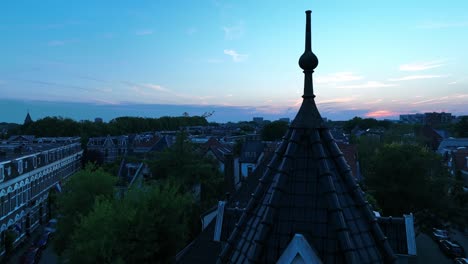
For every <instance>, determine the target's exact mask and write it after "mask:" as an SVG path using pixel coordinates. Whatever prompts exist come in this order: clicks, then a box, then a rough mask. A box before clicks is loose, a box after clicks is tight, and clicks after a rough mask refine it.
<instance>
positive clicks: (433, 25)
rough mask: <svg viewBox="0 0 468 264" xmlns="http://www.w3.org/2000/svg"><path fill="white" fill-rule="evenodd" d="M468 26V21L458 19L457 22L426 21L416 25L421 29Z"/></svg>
mask: <svg viewBox="0 0 468 264" xmlns="http://www.w3.org/2000/svg"><path fill="white" fill-rule="evenodd" d="M459 27H468V21H457V22H434V21H430V22H424V23H421V24H420V25H418V26H416V28H421V29H442V28H459Z"/></svg>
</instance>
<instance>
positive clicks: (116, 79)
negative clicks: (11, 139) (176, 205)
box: [0, 0, 468, 123]
mask: <svg viewBox="0 0 468 264" xmlns="http://www.w3.org/2000/svg"><path fill="white" fill-rule="evenodd" d="M309 9H310V10H312V50H313V52H314V53H315V54H316V55H317V57H318V59H319V65H318V67H317V69H316V70H315V73H314V77H313V78H314V92H315V94H316V96H317V97H316V102H317V105H318V108H319V110H320V112H321V114H322V116H323V117H328V118H330V119H332V120H346V119H349V118H352V117H354V116H356V115H358V116H361V117H374V118H380V119H381V118H391V119H397V118H398V115H400V114H407V113H424V112H434V111H436V112H441V111H445V112H451V113H453V114H455V115H463V114H465V115H466V114H468V51H467V49H466V47H468V13H467V12H466V10H468V1H462V0H458V1H455V0H447V1H444V2H443V1H431V0H426V1H407V0H404V1H403V0H393V1H371V0H368V1H367V0H366V1H365V0H356V1H345V0H341V1H339V0H335V1H333V0H331V1H310V0H309V1H303V0H295V1H286V0H268V1H266V0H256V1H247V0H236V1H225V0H199V1H189V0H185V1H182V0H172V1H160V0H152V1H86V0H82V1H58V0H57V1H47V0H43V1H20V0H18V1H4V2H2V3H1V8H0V35H1V41H0V122H2V121H5V122H17V123H20V122H22V121H23V120H24V117H25V115H26V113H27V111H29V112H30V113H31V116H32V118H33V119H38V118H42V117H44V116H47V115H49V116H65V117H71V118H73V119H76V120H81V119H93V118H94V117H102V118H104V120H106V121H108V120H110V119H111V118H114V117H117V116H125V115H132V116H148V117H158V116H162V115H181V114H182V113H183V112H188V113H189V114H190V115H200V114H202V113H204V112H210V111H215V113H214V115H213V116H212V117H210V120H212V121H218V122H225V121H238V120H250V119H251V117H253V116H264V117H267V118H271V119H274V118H279V117H291V118H293V117H294V115H295V114H296V112H297V109H298V107H299V106H300V103H301V101H302V98H301V95H302V92H303V73H302V71H301V69H300V68H299V66H298V64H297V61H298V59H299V57H300V55H301V54H302V53H303V51H304V31H305V13H304V11H305V10H309Z"/></svg>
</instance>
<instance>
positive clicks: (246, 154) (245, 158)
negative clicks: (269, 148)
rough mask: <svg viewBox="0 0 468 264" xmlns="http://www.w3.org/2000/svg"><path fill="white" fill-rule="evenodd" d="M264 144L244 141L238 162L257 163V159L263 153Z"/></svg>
mask: <svg viewBox="0 0 468 264" xmlns="http://www.w3.org/2000/svg"><path fill="white" fill-rule="evenodd" d="M264 148H265V144H263V142H261V141H257V140H255V141H246V142H244V144H243V145H242V150H241V156H240V158H239V162H241V163H257V160H258V158H259V157H260V155H261V154H262V152H263V149H264Z"/></svg>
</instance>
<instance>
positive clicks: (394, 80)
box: [388, 75, 448, 82]
mask: <svg viewBox="0 0 468 264" xmlns="http://www.w3.org/2000/svg"><path fill="white" fill-rule="evenodd" d="M445 77H448V75H410V76H405V77H401V78H392V79H388V80H389V81H391V82H399V81H411V80H421V79H434V78H445Z"/></svg>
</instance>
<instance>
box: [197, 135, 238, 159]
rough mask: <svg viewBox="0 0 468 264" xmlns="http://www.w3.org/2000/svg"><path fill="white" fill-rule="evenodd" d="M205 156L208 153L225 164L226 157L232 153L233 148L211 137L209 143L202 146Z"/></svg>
mask: <svg viewBox="0 0 468 264" xmlns="http://www.w3.org/2000/svg"><path fill="white" fill-rule="evenodd" d="M201 151H202V153H203V155H206V154H207V153H208V152H210V153H212V154H213V155H214V156H215V157H216V159H217V160H219V161H221V162H224V155H225V154H228V153H232V146H231V145H228V144H223V143H221V142H219V140H218V139H216V138H215V137H211V138H210V139H209V140H208V141H207V142H205V143H204V144H203V145H202V146H201Z"/></svg>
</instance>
